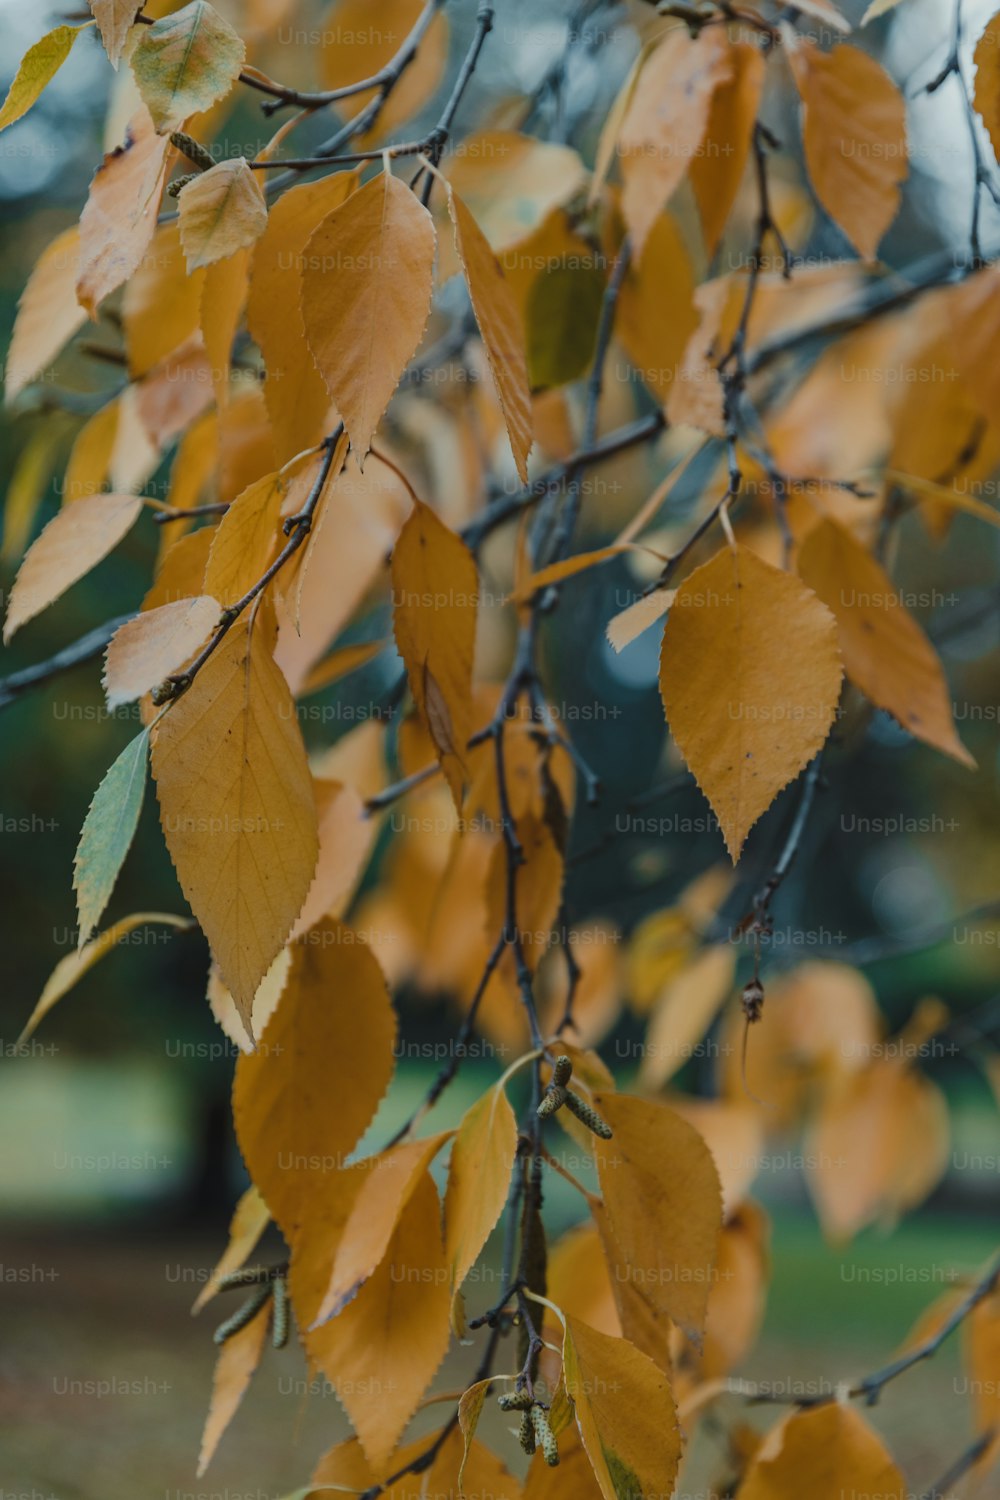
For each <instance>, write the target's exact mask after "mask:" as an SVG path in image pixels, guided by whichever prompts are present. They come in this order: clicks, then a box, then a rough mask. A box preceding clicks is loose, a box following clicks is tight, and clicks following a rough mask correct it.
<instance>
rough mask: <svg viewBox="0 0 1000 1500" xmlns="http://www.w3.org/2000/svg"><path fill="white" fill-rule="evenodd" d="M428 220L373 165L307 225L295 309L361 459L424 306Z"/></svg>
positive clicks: (430, 259)
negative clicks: (369, 174) (362, 180)
mask: <svg viewBox="0 0 1000 1500" xmlns="http://www.w3.org/2000/svg"><path fill="white" fill-rule="evenodd" d="M434 238H435V237H434V222H433V220H432V219H431V216H430V214H429V213H428V212H427V210H426V208H424V206H423V204H422V203H421V202H420V199H419V198H417V197H416V195H415V194H414V193H412V192H411V191H410V189H409V188H408V187H406V186H405V184H404V183H402V182H400V181H398V179H397V178H395V177H393V176H392V174H391V173H390V172H381V173H380V174H379V175H378V176H377V177H375V178H373V179H372V181H371V182H369V183H366V185H365V186H364V187H363V188H359V189H358V191H357V192H356V193H354V194H352V196H351V197H350V198H348V199H347V201H346V203H344V204H342V205H341V207H339V208H335V209H334V210H333V212H332V213H331V214H329V215H328V217H327V218H326V219H324V220H323V223H322V224H321V225H320V226H319V228H318V229H317V230H316V232H315V233H314V234H313V235H312V237H311V239H310V240H309V242H308V244H307V246H306V250H305V260H304V269H303V274H302V315H303V319H304V321H305V328H306V338H307V339H308V341H309V347H310V349H311V350H312V353H313V358H314V359H315V361H316V364H317V366H318V368H319V372H320V374H321V375H322V376H323V379H324V380H325V381H326V386H327V389H328V391H329V392H330V395H331V396H332V397H333V400H334V401H335V402H336V403H337V408H338V410H339V411H340V414H341V416H342V417H343V419H344V424H345V426H346V428H347V431H348V433H349V434H350V438H351V446H352V447H353V449H354V451H355V453H356V454H357V455H358V457H359V458H361V459H363V458H364V456H365V454H366V453H367V452H368V450H369V448H370V447H371V443H372V437H373V435H374V433H375V429H376V427H377V426H378V424H379V422H380V420H381V418H382V414H383V412H384V411H385V409H386V407H387V406H388V405H389V401H390V399H391V397H392V394H393V391H394V390H395V389H396V383H397V381H398V380H399V377H400V376H401V375H402V373H403V370H404V368H405V367H406V363H407V361H408V360H409V359H410V358H411V357H412V356H413V354H414V353H415V352H416V348H417V345H418V344H419V343H420V340H421V337H422V335H423V331H424V325H425V323H426V322H427V314H428V312H429V311H430V305H431V292H432V289H433V272H434Z"/></svg>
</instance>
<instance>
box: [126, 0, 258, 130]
mask: <svg viewBox="0 0 1000 1500" xmlns="http://www.w3.org/2000/svg"><path fill="white" fill-rule="evenodd" d="M245 55H246V49H245V47H244V45H243V42H242V40H241V39H240V37H239V36H237V34H236V32H235V31H234V30H233V28H232V27H231V26H230V25H229V23H228V22H227V21H224V20H223V19H222V17H221V16H220V15H219V13H218V11H216V10H215V9H214V8H213V7H212V6H211V5H208V4H207V3H206V0H193V4H191V5H185V7H184V9H183V10H179V11H176V12H175V14H174V15H172V16H164V18H163V20H162V21H154V23H153V25H152V26H144V27H142V28H141V32H140V35H139V36H138V38H137V40H136V43H135V46H134V47H133V48H132V55H131V58H130V62H131V65H132V72H133V74H134V76H135V81H136V84H137V85H138V88H139V92H140V94H141V95H142V97H143V101H144V103H145V105H146V107H147V109H148V110H149V113H150V114H151V115H152V117H153V123H154V125H155V126H156V129H157V133H158V134H159V135H166V134H167V133H168V132H169V131H171V130H177V129H179V128H180V126H181V125H183V124H184V121H185V120H186V119H187V118H188V117H189V116H190V115H196V114H199V113H200V112H201V111H202V110H204V109H208V108H209V107H210V106H211V105H213V104H214V103H215V102H216V100H217V99H221V98H222V97H223V95H224V94H228V92H229V90H230V89H231V88H232V86H233V84H234V83H235V81H236V79H237V77H238V76H239V72H240V69H241V68H242V66H243V59H244V56H245Z"/></svg>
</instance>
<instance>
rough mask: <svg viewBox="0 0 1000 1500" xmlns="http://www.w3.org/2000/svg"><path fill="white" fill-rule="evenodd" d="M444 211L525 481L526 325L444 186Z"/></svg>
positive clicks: (528, 429)
mask: <svg viewBox="0 0 1000 1500" xmlns="http://www.w3.org/2000/svg"><path fill="white" fill-rule="evenodd" d="M447 186H448V212H449V213H450V214H451V220H452V224H453V225H454V228H455V248H456V250H457V251H458V257H459V260H460V261H461V262H462V269H463V271H464V272H465V279H466V282H467V283H468V287H469V297H470V299H471V301H472V310H473V312H474V313H475V315H476V322H477V323H478V324H479V332H480V333H481V334H482V336H483V344H484V345H485V347H486V357H487V359H488V360H489V366H490V373H491V375H492V376H493V383H494V385H495V386H496V391H497V396H498V397H499V400H500V407H501V410H502V411H503V416H504V421H505V423H506V424H507V435H508V437H509V438H510V447H511V452H512V453H513V455H514V464H515V466H516V468H517V472H518V474H519V475H520V477H521V482H522V483H525V482H526V481H527V478H528V454H529V453H530V452H531V442H532V415H531V390H530V388H529V384H528V361H527V356H526V354H525V347H524V325H523V322H522V319H521V315H520V312H519V311H518V306H517V303H516V302H515V300H514V295H513V293H512V292H511V290H510V288H509V287H508V285H507V282H506V280H505V278H504V273H503V269H502V267H501V265H500V262H499V261H498V260H497V258H496V256H495V255H494V254H493V251H492V250H491V249H490V244H489V241H488V240H487V238H486V236H485V235H484V234H483V232H482V230H481V229H480V227H479V225H478V224H477V223H476V221H475V219H474V218H473V217H472V215H471V213H470V212H469V210H468V209H467V208H466V206H465V204H464V203H463V202H462V200H461V198H459V197H457V196H456V194H455V192H454V190H453V189H452V187H451V185H450V184H448V185H447Z"/></svg>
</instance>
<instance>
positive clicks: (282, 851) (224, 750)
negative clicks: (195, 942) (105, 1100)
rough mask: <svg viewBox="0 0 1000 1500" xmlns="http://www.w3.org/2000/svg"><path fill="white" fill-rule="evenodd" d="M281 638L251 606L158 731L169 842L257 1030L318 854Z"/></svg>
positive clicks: (156, 761)
mask: <svg viewBox="0 0 1000 1500" xmlns="http://www.w3.org/2000/svg"><path fill="white" fill-rule="evenodd" d="M80 503H81V504H82V503H83V502H82V501H81V502H80ZM272 641H273V634H272V632H271V630H270V628H269V624H268V619H267V616H266V615H265V614H263V613H256V612H255V611H253V610H249V611H246V612H245V613H244V614H243V615H242V616H241V617H240V618H239V619H238V620H237V621H236V623H235V624H234V625H233V627H232V629H231V630H230V631H229V632H228V634H227V635H225V636H224V637H223V640H222V643H221V645H219V646H218V648H217V649H216V650H215V651H214V652H213V653H212V655H211V656H210V657H209V658H208V661H207V662H206V663H205V666H204V667H203V668H202V669H201V671H200V672H199V673H198V675H197V676H196V677H195V679H194V682H193V684H192V685H191V687H190V688H189V689H188V690H187V692H186V693H184V694H183V696H182V697H180V698H179V699H177V700H176V701H175V702H173V703H171V704H170V706H169V708H168V710H167V712H166V713H165V714H164V715H163V717H162V718H161V719H160V720H159V722H158V723H157V726H156V729H155V730H154V732H153V775H154V776H155V778H156V785H157V794H158V796H159V799H160V821H161V823H162V825H163V831H164V836H165V838H166V842H167V848H168V850H169V851H170V857H171V859H172V860H173V862H174V867H175V869H176V870H177V875H178V879H179V880H180V883H181V888H182V890H183V891H184V894H185V896H186V897H187V899H188V901H189V902H190V905H191V909H192V911H193V912H194V914H195V916H196V917H197V918H198V921H199V924H200V926H201V927H202V930H203V931H204V933H205V936H206V937H207V938H208V941H209V944H210V945H211V948H212V952H213V954H214V955H215V958H216V961H217V962H218V965H219V969H220V971H221V973H222V977H223V980H224V981H225V983H226V985H227V986H228V988H229V990H230V991H231V993H232V996H233V999H234V1000H235V1001H236V1005H237V1007H238V1009H239V1011H240V1014H241V1016H242V1017H243V1020H244V1022H245V1023H246V1024H247V1025H248V1026H249V1024H250V1008H251V1005H252V1003H253V997H254V992H255V990H256V989H257V986H258V984H259V983H260V981H261V979H262V978H263V977H264V975H265V974H266V973H267V971H268V969H269V968H270V966H271V963H272V962H273V960H274V958H275V957H276V956H277V954H278V952H279V951H280V949H281V948H282V947H283V946H284V944H285V942H286V941H287V939H288V936H289V933H290V932H291V930H292V925H293V923H294V921H295V918H296V917H297V916H298V913H299V911H300V910H301V907H302V903H303V901H304V900H305V898H306V893H307V891H308V890H309V886H310V884H311V882H312V878H313V872H314V870H315V868H316V858H317V850H318V843H317V834H316V809H315V804H314V801H313V793H312V782H311V780H310V777H309V767H308V765H307V762H306V755H305V749H304V747H303V744H302V735H301V733H300V731H299V726H298V722H297V719H296V715H295V705H294V703H293V700H292V698H291V695H290V694H289V692H288V688H287V686H286V684H285V680H284V678H283V677H282V675H281V673H280V672H279V671H278V668H277V667H276V666H275V664H274V661H273V659H272V657H271V649H272Z"/></svg>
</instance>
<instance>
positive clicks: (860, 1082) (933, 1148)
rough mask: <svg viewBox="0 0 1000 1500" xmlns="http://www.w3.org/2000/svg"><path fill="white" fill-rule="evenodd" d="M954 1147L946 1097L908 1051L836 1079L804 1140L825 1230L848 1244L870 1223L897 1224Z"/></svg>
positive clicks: (941, 1169) (937, 1175)
mask: <svg viewBox="0 0 1000 1500" xmlns="http://www.w3.org/2000/svg"><path fill="white" fill-rule="evenodd" d="M948 1148H949V1122H948V1108H947V1105H946V1103H945V1100H944V1096H943V1095H942V1093H941V1091H940V1089H938V1088H937V1087H936V1086H935V1085H934V1084H932V1083H931V1082H930V1081H929V1080H928V1079H926V1078H925V1077H924V1076H923V1075H922V1074H921V1073H918V1072H916V1071H915V1070H914V1069H913V1068H911V1067H910V1066H909V1065H908V1063H907V1061H906V1059H905V1058H904V1057H898V1056H896V1057H894V1056H879V1057H876V1058H875V1060H874V1062H872V1063H871V1064H870V1065H869V1066H868V1067H867V1068H864V1069H862V1070H860V1071H857V1072H854V1073H849V1074H842V1075H840V1076H839V1077H837V1078H835V1079H834V1080H832V1081H831V1083H830V1085H829V1086H828V1088H827V1090H826V1092H825V1094H824V1096H823V1100H822V1103H821V1104H820V1108H819V1113H818V1115H817V1116H816V1119H815V1121H814V1122H813V1125H812V1127H811V1130H810V1134H809V1136H808V1138H807V1142H806V1155H807V1158H808V1160H809V1170H808V1173H807V1178H806V1180H807V1183H808V1186H809V1190H810V1192H811V1193H812V1196H813V1198H814V1200H815V1202H816V1208H817V1211H818V1213H819V1216H820V1222H821V1223H822V1225H823V1230H824V1233H825V1234H826V1235H827V1236H828V1237H829V1239H830V1240H831V1241H833V1243H835V1244H843V1243H845V1242H846V1241H848V1240H850V1239H852V1238H853V1236H854V1235H855V1234H857V1233H858V1231H859V1230H860V1229H864V1228H865V1226H866V1225H868V1224H872V1223H875V1222H876V1221H879V1222H881V1223H883V1224H888V1225H892V1224H894V1223H895V1222H896V1220H897V1219H898V1218H899V1217H900V1215H901V1214H903V1213H905V1212H906V1211H907V1210H908V1209H911V1208H915V1207H916V1206H917V1204H918V1203H922V1202H923V1200H924V1199H925V1198H926V1197H927V1195H928V1193H929V1192H930V1191H931V1189H932V1188H933V1187H935V1186H936V1185H937V1183H938V1182H939V1181H940V1179H941V1177H942V1176H943V1174H944V1171H945V1168H946V1167H947V1164H948Z"/></svg>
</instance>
